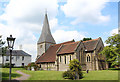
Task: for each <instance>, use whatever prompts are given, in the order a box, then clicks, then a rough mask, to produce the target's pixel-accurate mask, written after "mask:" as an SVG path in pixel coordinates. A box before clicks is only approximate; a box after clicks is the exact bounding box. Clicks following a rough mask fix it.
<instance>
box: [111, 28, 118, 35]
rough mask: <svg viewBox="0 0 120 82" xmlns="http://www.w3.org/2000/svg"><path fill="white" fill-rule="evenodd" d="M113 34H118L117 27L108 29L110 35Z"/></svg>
mask: <svg viewBox="0 0 120 82" xmlns="http://www.w3.org/2000/svg"><path fill="white" fill-rule="evenodd" d="M113 34H118V28H115V29H113V30H111V31H110V35H111V36H112V35H113Z"/></svg>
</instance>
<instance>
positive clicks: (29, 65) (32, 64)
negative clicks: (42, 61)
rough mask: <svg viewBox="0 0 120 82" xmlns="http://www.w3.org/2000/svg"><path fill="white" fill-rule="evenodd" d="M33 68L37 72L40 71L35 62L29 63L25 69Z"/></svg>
mask: <svg viewBox="0 0 120 82" xmlns="http://www.w3.org/2000/svg"><path fill="white" fill-rule="evenodd" d="M31 67H34V70H35V71H36V70H38V68H39V67H38V65H37V64H35V63H34V62H32V63H29V64H28V65H27V66H25V69H28V68H30V70H31Z"/></svg>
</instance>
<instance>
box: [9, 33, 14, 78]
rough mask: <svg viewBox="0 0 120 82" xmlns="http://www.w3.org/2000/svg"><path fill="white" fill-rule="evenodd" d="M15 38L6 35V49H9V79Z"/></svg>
mask: <svg viewBox="0 0 120 82" xmlns="http://www.w3.org/2000/svg"><path fill="white" fill-rule="evenodd" d="M14 41H15V38H13V37H12V35H10V37H7V43H8V49H9V50H10V71H9V80H11V64H12V50H13V46H14Z"/></svg>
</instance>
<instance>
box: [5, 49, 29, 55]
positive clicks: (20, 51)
mask: <svg viewBox="0 0 120 82" xmlns="http://www.w3.org/2000/svg"><path fill="white" fill-rule="evenodd" d="M6 55H10V51H9V50H7V51H6ZM12 56H31V55H30V54H28V53H26V52H24V51H23V50H13V51H12Z"/></svg>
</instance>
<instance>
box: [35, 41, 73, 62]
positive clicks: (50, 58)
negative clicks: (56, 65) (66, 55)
mask: <svg viewBox="0 0 120 82" xmlns="http://www.w3.org/2000/svg"><path fill="white" fill-rule="evenodd" d="M69 43H74V41H68V42H64V43H60V44H54V45H51V46H50V47H49V48H48V50H47V51H46V53H44V54H43V55H42V56H40V57H39V58H38V59H37V61H36V63H39V62H41V63H42V62H55V60H56V52H57V50H58V49H59V47H60V46H61V45H63V44H69Z"/></svg>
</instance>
